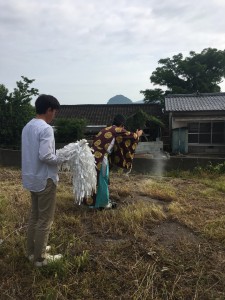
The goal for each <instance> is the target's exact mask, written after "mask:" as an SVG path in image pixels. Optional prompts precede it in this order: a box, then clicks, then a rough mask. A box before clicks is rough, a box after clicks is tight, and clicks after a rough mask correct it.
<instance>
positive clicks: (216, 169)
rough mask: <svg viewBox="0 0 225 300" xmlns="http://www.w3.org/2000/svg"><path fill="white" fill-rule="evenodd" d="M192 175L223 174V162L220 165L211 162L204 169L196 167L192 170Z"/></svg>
mask: <svg viewBox="0 0 225 300" xmlns="http://www.w3.org/2000/svg"><path fill="white" fill-rule="evenodd" d="M193 172H194V173H196V174H199V175H202V174H203V173H207V174H215V175H216V174H225V162H224V163H220V164H216V165H215V164H212V163H211V162H210V163H209V164H207V165H206V166H205V167H201V166H197V167H195V168H194V170H193Z"/></svg>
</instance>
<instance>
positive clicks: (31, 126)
mask: <svg viewBox="0 0 225 300" xmlns="http://www.w3.org/2000/svg"><path fill="white" fill-rule="evenodd" d="M58 163H59V160H58V159H57V156H56V154H55V138H54V132H53V128H52V127H51V126H50V125H49V124H47V123H46V122H45V121H44V120H42V119H32V120H31V121H30V122H29V123H27V125H26V126H25V127H24V128H23V131H22V180H23V186H24V188H26V189H28V190H29V191H32V192H40V191H42V190H44V189H45V187H46V184H47V179H48V178H51V179H52V180H53V182H54V183H55V184H57V182H58V166H57V164H58Z"/></svg>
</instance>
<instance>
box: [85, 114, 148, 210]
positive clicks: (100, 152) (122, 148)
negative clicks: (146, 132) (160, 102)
mask: <svg viewBox="0 0 225 300" xmlns="http://www.w3.org/2000/svg"><path fill="white" fill-rule="evenodd" d="M124 124H125V118H124V117H123V116H122V115H117V116H115V118H114V120H113V125H112V126H109V127H106V128H103V129H102V130H101V131H100V132H99V133H98V134H97V135H96V136H95V138H94V140H93V144H92V149H93V151H94V156H95V162H96V168H97V193H96V194H94V195H93V196H92V197H89V198H88V199H84V204H86V205H89V207H91V208H97V209H99V210H102V209H105V208H115V207H116V203H113V202H111V200H110V199H109V188H108V185H109V160H110V163H111V164H112V165H115V166H117V167H120V168H123V169H128V170H129V169H131V167H132V161H133V158H134V152H135V149H136V147H137V144H138V141H139V138H140V136H141V135H142V133H143V131H142V130H137V131H136V132H135V133H134V132H130V131H128V130H126V129H125V128H124Z"/></svg>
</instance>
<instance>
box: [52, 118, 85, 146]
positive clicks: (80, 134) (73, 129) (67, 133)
mask: <svg viewBox="0 0 225 300" xmlns="http://www.w3.org/2000/svg"><path fill="white" fill-rule="evenodd" d="M54 126H55V127H56V132H55V140H56V143H72V142H75V141H77V140H80V139H82V138H84V132H85V127H86V126H87V121H86V120H85V119H75V118H71V119H66V118H58V119H56V120H55V122H54Z"/></svg>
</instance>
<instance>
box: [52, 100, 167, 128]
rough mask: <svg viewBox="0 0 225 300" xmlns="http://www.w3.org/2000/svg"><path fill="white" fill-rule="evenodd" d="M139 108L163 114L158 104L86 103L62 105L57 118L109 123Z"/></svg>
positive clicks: (154, 113) (147, 111)
mask: <svg viewBox="0 0 225 300" xmlns="http://www.w3.org/2000/svg"><path fill="white" fill-rule="evenodd" d="M139 110H143V111H144V112H146V113H147V114H149V115H154V116H156V117H157V116H159V117H160V116H162V109H161V107H160V105H158V104H84V105H61V106H60V110H59V111H58V113H57V115H56V118H79V119H82V118H83V119H86V120H87V121H88V125H109V124H111V123H112V121H113V118H114V116H115V115H117V114H122V115H124V117H126V118H127V117H129V116H131V115H133V114H135V113H137V112H138V111H139Z"/></svg>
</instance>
